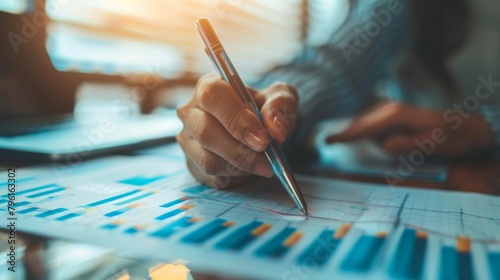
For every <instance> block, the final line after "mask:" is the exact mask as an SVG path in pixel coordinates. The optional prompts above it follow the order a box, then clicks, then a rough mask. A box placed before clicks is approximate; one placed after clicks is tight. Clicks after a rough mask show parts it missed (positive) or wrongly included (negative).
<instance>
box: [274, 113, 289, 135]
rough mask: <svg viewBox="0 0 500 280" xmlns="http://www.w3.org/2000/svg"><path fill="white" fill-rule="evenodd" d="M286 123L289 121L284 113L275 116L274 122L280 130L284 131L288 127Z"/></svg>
mask: <svg viewBox="0 0 500 280" xmlns="http://www.w3.org/2000/svg"><path fill="white" fill-rule="evenodd" d="M286 123H287V121H286V119H285V117H284V116H283V115H282V114H277V115H276V116H274V118H273V124H274V126H275V127H276V128H278V129H279V130H280V132H284V130H285V129H286Z"/></svg>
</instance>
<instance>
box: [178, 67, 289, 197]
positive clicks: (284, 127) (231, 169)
mask: <svg viewBox="0 0 500 280" xmlns="http://www.w3.org/2000/svg"><path fill="white" fill-rule="evenodd" d="M249 91H250V93H251V94H252V96H253V98H254V100H255V102H256V104H257V106H258V107H259V108H260V109H261V113H262V118H263V121H264V123H261V122H260V121H259V120H258V118H257V117H256V116H255V115H254V114H253V113H252V112H250V111H249V110H247V109H245V108H244V107H243V105H242V103H241V101H240V100H239V98H238V96H237V95H236V94H235V93H234V91H233V89H232V88H231V86H230V85H229V84H228V83H226V82H225V81H223V80H222V79H221V78H220V77H219V76H218V75H217V74H208V75H205V76H203V77H201V78H200V80H199V81H198V83H197V85H196V88H195V92H194V94H193V96H192V98H191V99H190V100H189V102H188V103H186V104H185V105H183V106H181V107H179V109H177V113H178V115H179V117H180V119H181V120H182V122H183V123H184V128H183V129H182V131H181V132H180V133H179V135H177V141H178V142H179V144H180V145H181V146H182V148H183V150H184V152H185V154H186V156H187V161H188V167H189V170H190V172H191V173H192V174H193V176H194V177H195V178H196V179H197V180H198V181H200V182H202V183H204V184H207V185H209V186H212V187H215V188H225V187H228V186H232V185H238V184H240V183H241V182H242V181H243V180H245V179H246V178H247V177H248V175H258V176H262V177H267V178H269V177H272V176H273V172H272V169H271V167H270V166H269V162H268V161H267V159H266V156H265V155H264V154H263V153H262V152H263V151H264V150H265V148H266V147H267V145H269V142H270V137H272V138H273V139H274V140H276V141H277V142H278V143H282V142H284V141H285V140H286V138H287V137H288V136H289V135H290V134H291V133H292V131H293V129H294V127H295V123H296V121H297V118H296V117H295V116H296V113H297V105H298V97H297V94H296V92H295V90H294V89H293V88H292V87H290V86H287V85H284V84H274V85H271V86H270V87H268V88H266V89H264V90H261V91H257V90H254V89H251V88H249ZM285 108H286V109H285ZM283 110H286V111H283ZM217 175H219V176H217ZM228 177H229V178H228Z"/></svg>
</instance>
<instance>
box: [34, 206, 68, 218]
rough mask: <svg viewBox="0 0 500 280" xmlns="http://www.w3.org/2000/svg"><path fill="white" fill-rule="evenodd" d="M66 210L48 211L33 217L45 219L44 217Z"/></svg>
mask: <svg viewBox="0 0 500 280" xmlns="http://www.w3.org/2000/svg"><path fill="white" fill-rule="evenodd" d="M66 210H68V209H66V208H57V209H54V210H49V211H45V212H43V213H40V214H38V215H36V216H35V217H38V218H45V217H48V216H52V215H55V214H58V213H61V212H64V211H66Z"/></svg>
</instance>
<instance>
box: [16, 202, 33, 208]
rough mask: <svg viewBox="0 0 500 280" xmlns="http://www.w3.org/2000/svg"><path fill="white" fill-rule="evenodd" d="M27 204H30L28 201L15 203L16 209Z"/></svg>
mask: <svg viewBox="0 0 500 280" xmlns="http://www.w3.org/2000/svg"><path fill="white" fill-rule="evenodd" d="M28 204H31V202H29V201H21V202H17V203H16V207H21V206H25V205H28Z"/></svg>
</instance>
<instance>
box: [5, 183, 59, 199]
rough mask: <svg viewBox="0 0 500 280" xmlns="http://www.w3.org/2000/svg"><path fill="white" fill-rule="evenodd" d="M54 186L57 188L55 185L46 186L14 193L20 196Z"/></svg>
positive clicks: (6, 195)
mask: <svg viewBox="0 0 500 280" xmlns="http://www.w3.org/2000/svg"><path fill="white" fill-rule="evenodd" d="M54 186H57V185H56V184H48V185H44V186H40V187H36V188H32V189H29V190H23V191H18V192H16V195H22V194H25V193H30V192H36V191H39V190H43V189H46V188H50V187H54ZM8 196H9V194H5V195H2V197H8Z"/></svg>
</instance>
